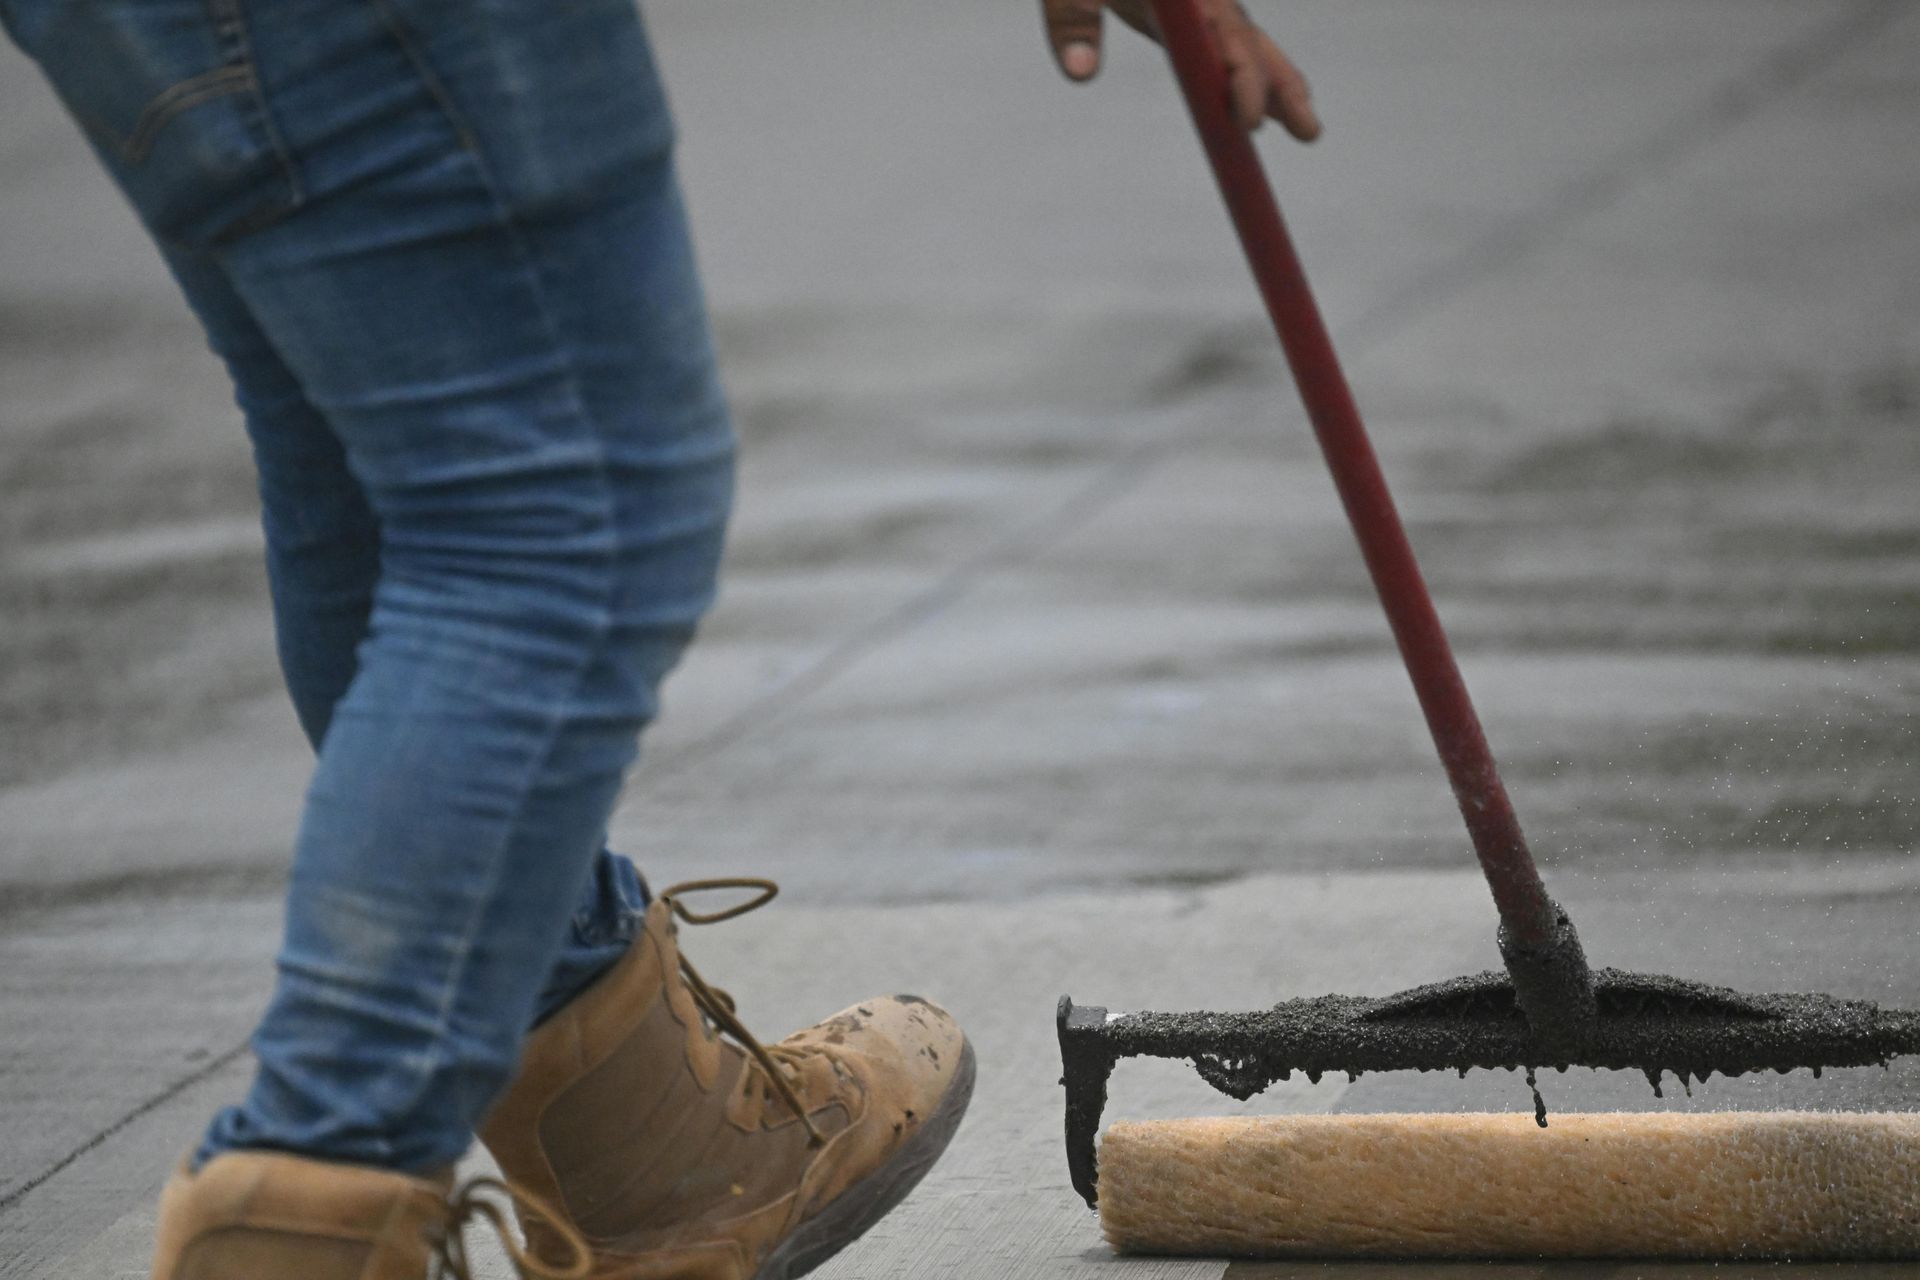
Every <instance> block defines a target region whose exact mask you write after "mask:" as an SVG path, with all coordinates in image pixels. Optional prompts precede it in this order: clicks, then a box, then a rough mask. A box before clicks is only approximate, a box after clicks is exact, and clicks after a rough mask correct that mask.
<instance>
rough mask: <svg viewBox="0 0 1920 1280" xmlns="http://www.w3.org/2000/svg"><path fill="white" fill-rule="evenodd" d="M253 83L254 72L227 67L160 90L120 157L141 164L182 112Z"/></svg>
mask: <svg viewBox="0 0 1920 1280" xmlns="http://www.w3.org/2000/svg"><path fill="white" fill-rule="evenodd" d="M255 83H256V81H255V80H254V78H253V73H252V72H251V71H249V70H248V69H247V68H246V67H244V66H234V65H228V66H224V67H217V68H215V69H214V70H212V71H204V72H202V73H201V74H199V75H197V76H192V77H189V78H188V79H185V80H182V81H180V83H178V84H176V85H173V86H172V87H170V88H168V89H165V90H163V91H161V92H160V93H159V94H157V95H156V96H155V97H154V99H153V100H152V101H151V102H149V103H148V104H147V105H146V107H145V108H144V109H143V110H142V111H141V112H140V118H139V119H138V120H136V121H134V124H133V129H132V131H131V132H130V133H128V135H127V140H126V141H125V142H124V143H122V144H121V145H120V155H121V157H122V158H123V159H124V160H126V162H127V163H128V164H140V163H142V162H143V161H145V160H146V158H147V157H148V156H149V155H151V154H152V152H153V143H154V139H155V138H156V137H158V136H159V133H160V130H162V129H164V128H166V126H167V125H168V124H170V123H172V121H173V120H174V119H175V118H176V117H178V116H179V115H180V113H181V112H183V111H187V110H189V109H191V108H193V107H197V106H199V105H200V104H201V103H203V102H210V101H212V100H213V99H215V98H220V97H225V96H226V95H228V94H234V93H244V92H245V91H246V90H248V89H250V88H252V87H254V85H255Z"/></svg>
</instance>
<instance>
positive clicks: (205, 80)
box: [0, 0, 300, 247]
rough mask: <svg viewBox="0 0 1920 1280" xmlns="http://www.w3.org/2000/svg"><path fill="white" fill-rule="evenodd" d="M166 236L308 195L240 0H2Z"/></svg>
mask: <svg viewBox="0 0 1920 1280" xmlns="http://www.w3.org/2000/svg"><path fill="white" fill-rule="evenodd" d="M0 2H4V3H6V4H7V5H8V6H9V8H10V12H9V15H8V17H9V19H10V21H9V24H8V25H9V28H10V30H11V31H12V34H13V36H14V38H15V40H16V41H17V42H18V43H19V44H20V46H21V47H22V48H23V49H24V50H25V51H26V52H27V54H28V55H29V56H30V57H32V58H33V59H34V60H35V61H36V62H38V63H39V64H40V67H41V70H42V71H44V72H45V73H46V76H47V78H48V80H50V81H51V82H52V83H53V87H54V90H55V92H57V93H58V94H59V95H60V97H61V99H62V101H64V102H65V104H66V106H67V110H68V111H69V112H70V113H71V114H72V115H73V117H74V118H75V119H76V120H78V121H79V123H80V125H81V127H82V128H83V129H85V130H86V133H87V136H88V138H89V139H90V140H91V141H92V143H93V145H94V148H95V150H97V151H98V152H99V153H100V156H101V158H102V159H103V160H104V161H105V162H106V165H107V168H108V169H109V170H111V171H112V173H113V176H114V178H115V180H116V181H118V183H119V184H120V187H121V189H122V190H124V191H125V192H126V194H127V197H128V199H130V200H131V201H132V202H133V205H134V208H135V209H136V210H138V212H139V214H140V216H141V219H142V220H143V221H144V222H145V223H146V224H147V227H148V229H149V230H151V231H152V232H153V234H154V235H155V236H156V237H158V238H159V239H161V240H163V241H165V242H168V243H172V244H180V245H186V246H191V247H205V246H207V245H210V244H214V243H217V242H218V241H220V240H223V239H227V238H230V237H232V236H235V235H238V234H240V233H242V232H244V231H247V230H250V229H252V228H254V227H258V226H261V225H264V224H265V223H267V222H270V221H272V220H273V219H274V218H277V217H279V216H280V215H281V214H283V213H285V212H287V211H288V210H290V209H292V208H294V207H295V206H296V205H298V204H299V202H300V187H299V181H298V175H297V173H296V171H295V169H294V166H293V164H292V162H291V160H290V158H289V157H288V156H287V154H286V151H285V148H284V147H283V146H282V145H281V142H280V139H279V135H278V134H277V133H276V132H275V130H274V127H273V122H272V119H271V118H270V117H269V115H268V113H267V105H266V101H265V99H264V97H263V95H262V93H261V90H260V80H259V76H258V75H257V73H256V71H255V69H254V64H253V58H252V52H251V49H250V47H249V43H248V37H247V29H246V20H245V15H244V13H243V12H242V10H241V0H0Z"/></svg>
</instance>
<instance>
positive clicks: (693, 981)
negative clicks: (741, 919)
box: [660, 876, 826, 1147]
mask: <svg viewBox="0 0 1920 1280" xmlns="http://www.w3.org/2000/svg"><path fill="white" fill-rule="evenodd" d="M721 889H752V890H755V891H757V896H755V897H752V898H748V899H747V900H746V901H745V902H740V903H736V904H734V905H733V906H730V907H725V908H723V909H721V910H719V911H707V912H701V911H695V910H693V909H692V908H691V907H689V906H687V904H686V902H685V901H684V898H685V896H686V895H687V894H690V893H707V892H710V891H713V890H721ZM779 892H780V886H779V885H778V884H776V883H774V882H773V881H771V880H764V879H761V878H759V877H757V876H754V877H733V878H728V879H720V880H688V881H685V882H683V883H681V884H677V885H674V886H673V887H672V888H671V889H668V890H667V891H666V892H664V893H662V894H661V895H660V900H661V901H662V902H664V903H666V904H667V908H668V910H670V911H672V912H673V914H674V915H675V916H676V917H678V918H679V919H681V920H684V921H686V923H688V924H718V923H720V922H721V921H722V920H732V919H733V918H735V917H736V916H743V915H745V914H747V912H749V911H757V910H759V909H760V908H761V907H764V906H766V905H767V904H768V903H769V902H772V901H773V899H774V895H776V894H778V893H779ZM680 976H681V977H683V978H685V979H686V983H687V990H688V992H690V993H691V994H692V996H693V1001H694V1003H695V1004H697V1005H699V1006H700V1010H701V1012H703V1013H705V1014H706V1015H707V1017H708V1018H710V1019H712V1020H713V1024H714V1025H715V1026H717V1027H718V1028H720V1030H722V1031H724V1032H726V1033H727V1035H729V1036H731V1037H732V1038H733V1040H734V1042H735V1043H736V1044H738V1045H739V1046H740V1047H741V1048H742V1049H745V1050H746V1051H747V1053H748V1054H749V1055H751V1056H752V1058H753V1060H754V1062H755V1063H757V1064H758V1065H759V1067H760V1070H761V1071H762V1073H764V1075H765V1076H766V1080H767V1083H768V1084H769V1085H771V1086H772V1087H773V1091H774V1093H776V1094H778V1095H779V1097H780V1100H781V1101H782V1102H784V1103H786V1104H787V1106H788V1107H790V1108H792V1110H793V1114H794V1115H795V1117H797V1118H798V1119H799V1121H800V1123H801V1125H802V1126H804V1127H805V1129H806V1131H807V1140H808V1142H809V1143H811V1144H812V1145H813V1146H816V1147H817V1146H819V1145H821V1144H822V1143H823V1142H825V1141H826V1138H825V1136H824V1135H823V1134H821V1132H820V1130H819V1129H818V1128H816V1127H815V1126H814V1123H813V1118H812V1117H811V1116H809V1115H808V1114H807V1108H806V1106H805V1104H803V1103H802V1102H801V1101H800V1095H799V1094H798V1093H797V1092H795V1090H794V1087H793V1077H794V1076H797V1075H798V1074H799V1069H800V1063H801V1062H802V1060H803V1059H804V1058H805V1057H806V1056H807V1055H806V1054H805V1053H803V1052H802V1051H800V1050H797V1049H791V1048H788V1047H787V1046H786V1045H782V1044H776V1045H774V1046H773V1047H772V1048H768V1047H767V1046H765V1045H763V1044H761V1043H760V1042H759V1041H758V1040H756V1039H755V1038H754V1035H753V1033H752V1032H751V1031H748V1030H747V1029H746V1027H745V1026H743V1025H742V1024H741V1022H740V1019H739V1017H738V1016H736V1015H735V1013H734V1011H733V997H732V996H730V995H728V994H727V993H726V992H725V991H722V990H721V989H720V988H719V987H715V986H711V985H709V984H708V982H707V980H706V979H705V978H702V977H701V976H700V972H699V970H697V969H695V968H694V967H693V965H692V963H691V962H690V961H688V959H687V957H686V953H685V952H682V953H681V954H680Z"/></svg>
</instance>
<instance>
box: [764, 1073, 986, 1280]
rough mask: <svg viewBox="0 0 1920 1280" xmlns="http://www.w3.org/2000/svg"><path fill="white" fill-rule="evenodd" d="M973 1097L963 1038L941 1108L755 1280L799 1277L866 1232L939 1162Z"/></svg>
mask: <svg viewBox="0 0 1920 1280" xmlns="http://www.w3.org/2000/svg"><path fill="white" fill-rule="evenodd" d="M972 1097H973V1045H972V1043H971V1042H968V1041H963V1042H962V1044H961V1051H960V1066H959V1068H958V1069H957V1070H956V1071H955V1072H954V1073H953V1079H952V1080H950V1081H948V1082H947V1091H946V1093H945V1094H944V1095H943V1096H942V1097H941V1099H940V1106H939V1109H938V1110H936V1111H935V1112H934V1113H933V1114H932V1115H931V1116H929V1117H927V1121H926V1123H925V1124H923V1125H921V1126H920V1128H919V1129H918V1130H917V1131H916V1132H915V1133H914V1135H913V1136H912V1137H911V1138H909V1139H907V1141H906V1143H905V1144H904V1145H903V1146H902V1147H901V1148H900V1150H898V1151H896V1152H894V1153H893V1156H892V1158H890V1159H889V1160H888V1161H887V1162H886V1163H885V1164H883V1165H881V1166H880V1167H879V1168H878V1169H875V1170H874V1171H873V1172H872V1173H870V1174H868V1175H867V1176H866V1177H864V1178H862V1179H860V1181H858V1182H856V1183H854V1184H853V1185H852V1186H851V1187H848V1188H847V1189H846V1190H845V1191H843V1192H841V1193H840V1195H839V1196H837V1197H836V1198H835V1199H834V1201H833V1203H832V1204H829V1205H828V1206H827V1207H826V1208H825V1209H822V1210H821V1211H820V1212H819V1213H816V1214H815V1215H813V1217H811V1218H808V1219H807V1220H806V1221H805V1222H803V1223H801V1224H800V1227H799V1229H798V1230H797V1231H795V1232H794V1233H793V1234H792V1235H790V1236H788V1237H787V1238H786V1239H785V1240H783V1241H781V1242H780V1245H779V1247H778V1248H776V1249H775V1250H774V1251H773V1252H772V1253H771V1254H769V1255H767V1260H766V1261H765V1262H763V1263H761V1264H760V1269H759V1270H758V1271H756V1272H754V1273H753V1280H798V1277H800V1276H804V1275H806V1274H807V1272H809V1271H812V1270H813V1269H814V1268H815V1267H817V1266H819V1265H820V1264H821V1263H823V1262H825V1261H826V1260H827V1259H829V1258H831V1257H832V1256H833V1255H834V1254H836V1253H838V1252H840V1251H841V1250H842V1249H844V1248H846V1247H847V1246H848V1245H850V1244H852V1243H853V1242H854V1241H855V1240H858V1239H859V1238H860V1237H861V1236H862V1235H864V1234H865V1233H866V1230H867V1228H869V1227H871V1226H872V1225H873V1224H874V1223H876V1222H878V1221H880V1219H882V1218H884V1217H885V1216H886V1215H887V1214H888V1213H889V1212H891V1211H892V1210H893V1208H894V1207H895V1206H896V1205H898V1204H899V1203H900V1202H901V1201H902V1200H905V1199H906V1198H907V1193H908V1192H909V1191H912V1190H913V1189H914V1187H916V1186H918V1185H919V1183H920V1180H921V1179H922V1178H924V1177H926V1176H927V1171H928V1170H929V1169H931V1168H933V1162H934V1161H936V1160H938V1159H939V1158H940V1153H941V1152H943V1151H945V1150H946V1149H947V1144H948V1143H949V1142H952V1141H953V1135H954V1131H955V1130H957V1129H958V1128H959V1127H960V1120H961V1118H962V1117H963V1116H965V1115H966V1114H967V1102H968V1100H969V1099H971V1098H972Z"/></svg>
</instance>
